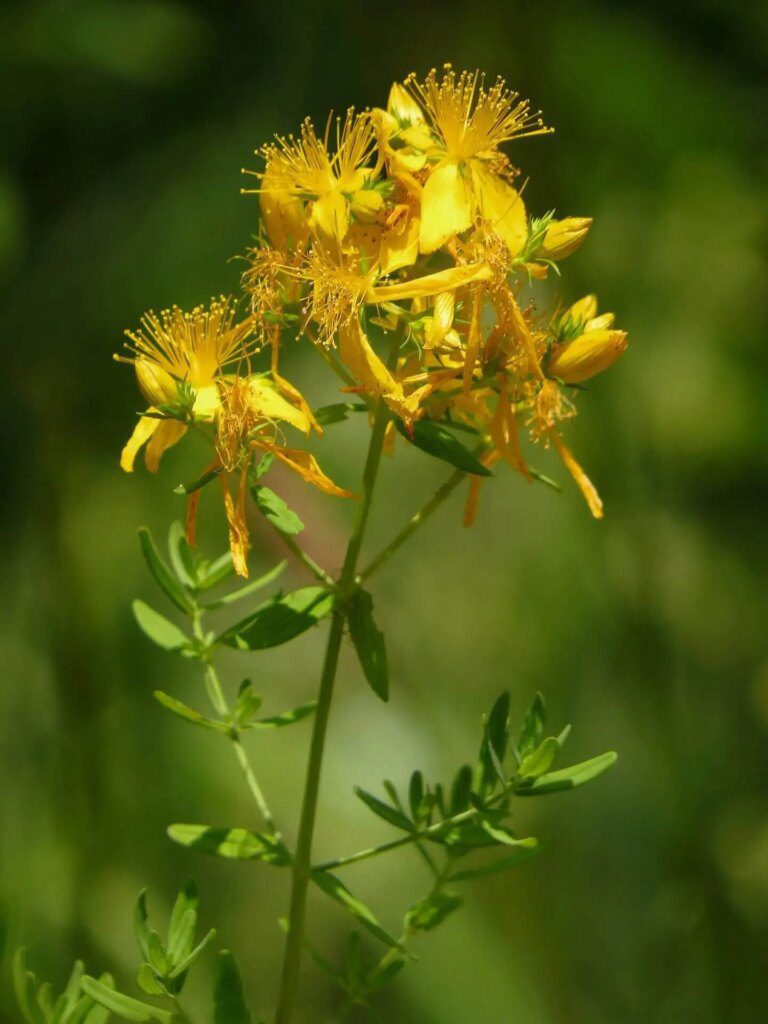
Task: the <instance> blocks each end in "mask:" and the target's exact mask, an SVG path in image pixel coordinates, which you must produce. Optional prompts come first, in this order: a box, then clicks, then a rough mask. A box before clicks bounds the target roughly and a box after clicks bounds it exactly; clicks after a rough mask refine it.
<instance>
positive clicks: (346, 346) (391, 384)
mask: <svg viewBox="0 0 768 1024" xmlns="http://www.w3.org/2000/svg"><path fill="white" fill-rule="evenodd" d="M339 355H340V356H341V360H342V362H343V363H344V364H345V366H346V367H347V368H348V369H349V370H350V371H351V373H352V375H353V376H354V378H355V379H356V380H357V382H358V383H359V384H360V385H361V387H362V389H363V390H364V391H365V392H366V393H367V394H369V395H376V396H377V397H380V398H383V399H384V401H385V402H386V403H387V405H388V406H389V408H390V409H392V411H393V412H395V413H397V415H398V416H399V417H400V418H401V419H402V420H403V421H404V422H405V423H406V424H407V425H409V426H410V424H412V423H413V420H414V419H415V417H416V413H417V411H418V399H410V398H408V397H406V394H405V392H404V391H403V386H402V384H401V383H400V382H399V381H398V380H396V379H395V378H394V377H393V376H392V374H391V373H390V372H389V370H388V369H387V367H386V366H385V365H384V363H383V362H382V361H381V359H379V357H378V356H377V355H376V353H375V352H374V350H373V348H372V347H371V344H370V342H369V341H368V338H367V337H366V336H365V333H364V331H363V329H362V327H361V326H360V321H359V320H357V318H355V319H354V320H353V321H351V322H350V323H348V324H346V325H344V326H343V327H341V328H340V330H339Z"/></svg>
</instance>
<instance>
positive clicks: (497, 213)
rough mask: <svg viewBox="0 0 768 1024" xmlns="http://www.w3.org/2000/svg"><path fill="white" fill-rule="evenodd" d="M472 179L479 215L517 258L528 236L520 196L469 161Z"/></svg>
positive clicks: (505, 183)
mask: <svg viewBox="0 0 768 1024" xmlns="http://www.w3.org/2000/svg"><path fill="white" fill-rule="evenodd" d="M472 180H473V185H474V190H475V201H476V202H477V208H478V211H479V213H480V216H481V217H482V218H483V220H485V221H488V222H489V223H490V225H491V229H492V230H493V232H494V234H496V235H498V236H499V238H500V239H501V240H502V242H503V243H504V245H506V247H507V248H508V249H509V251H510V253H511V255H512V256H516V255H517V254H518V253H519V252H520V251H521V249H522V248H523V246H524V245H525V241H526V239H527V237H528V221H527V218H526V215H525V204H524V203H523V200H522V197H521V196H520V194H519V192H517V191H516V190H515V189H513V188H512V186H511V185H509V184H507V182H506V181H504V179H503V178H500V177H499V176H498V174H494V173H493V172H492V171H489V170H488V169H487V167H485V165H484V164H483V163H482V162H481V161H480V160H473V161H472Z"/></svg>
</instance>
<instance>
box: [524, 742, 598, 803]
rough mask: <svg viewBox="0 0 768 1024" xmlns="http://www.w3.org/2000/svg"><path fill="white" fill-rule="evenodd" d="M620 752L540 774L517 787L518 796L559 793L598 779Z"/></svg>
mask: <svg viewBox="0 0 768 1024" xmlns="http://www.w3.org/2000/svg"><path fill="white" fill-rule="evenodd" d="M617 758H618V754H617V753H616V752H615V751H614V750H610V751H608V753H606V754H600V755H599V756H598V757H593V758H591V759H590V760H589V761H582V762H581V763H580V764H574V765H572V766H571V767H570V768H561V769H560V771H557V772H549V773H548V774H546V775H540V776H539V777H538V779H534V781H533V782H531V783H522V784H521V785H520V786H519V787H515V793H516V794H517V795H518V796H544V795H545V794H547V793H559V792H560V791H561V790H563V789H575V788H576V786H583V785H584V783H585V782H589V781H591V780H592V779H596V778H597V776H598V775H602V774H603V772H604V771H607V770H608V769H609V768H610V767H611V766H612V765H614V764H615V763H616V760H617Z"/></svg>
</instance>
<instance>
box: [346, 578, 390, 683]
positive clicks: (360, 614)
mask: <svg viewBox="0 0 768 1024" xmlns="http://www.w3.org/2000/svg"><path fill="white" fill-rule="evenodd" d="M347 621H348V622H349V633H350V636H351V637H352V643H353V644H354V646H355V650H356V651H357V656H358V658H359V660H360V665H361V667H362V669H363V675H364V676H365V678H366V680H367V681H368V685H369V686H370V687H371V689H372V690H373V692H374V693H375V694H376V696H377V697H379V698H381V700H383V701H388V700H389V672H388V669H387V648H386V646H385V644H384V634H383V633H382V632H381V630H380V629H379V628H378V626H377V625H376V623H375V622H374V621H373V598H372V597H371V595H370V594H369V593H368V591H367V590H361V589H358V590H356V591H355V593H354V594H353V595H352V597H351V599H350V601H349V604H348V606H347Z"/></svg>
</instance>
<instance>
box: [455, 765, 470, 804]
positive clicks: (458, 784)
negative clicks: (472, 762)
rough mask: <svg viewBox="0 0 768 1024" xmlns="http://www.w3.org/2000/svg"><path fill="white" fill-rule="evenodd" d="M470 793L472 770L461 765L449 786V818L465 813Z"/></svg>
mask: <svg viewBox="0 0 768 1024" xmlns="http://www.w3.org/2000/svg"><path fill="white" fill-rule="evenodd" d="M471 792H472V769H471V768H470V767H469V765H468V764H465V765H462V766H461V768H459V770H458V771H457V772H456V777H455V779H454V780H453V785H452V786H451V802H450V812H451V816H453V815H454V814H460V813H461V812H462V811H466V810H467V808H468V807H469V794H470V793H471Z"/></svg>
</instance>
